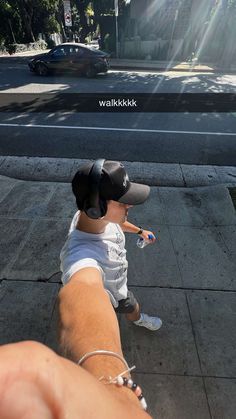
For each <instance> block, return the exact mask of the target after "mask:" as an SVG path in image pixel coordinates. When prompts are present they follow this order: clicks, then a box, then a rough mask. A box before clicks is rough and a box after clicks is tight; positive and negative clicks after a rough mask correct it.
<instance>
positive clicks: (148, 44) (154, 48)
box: [121, 36, 183, 60]
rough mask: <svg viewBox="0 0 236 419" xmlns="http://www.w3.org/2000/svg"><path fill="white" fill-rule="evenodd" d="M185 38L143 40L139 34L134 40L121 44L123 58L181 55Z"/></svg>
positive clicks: (161, 58)
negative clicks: (170, 40) (169, 40)
mask: <svg viewBox="0 0 236 419" xmlns="http://www.w3.org/2000/svg"><path fill="white" fill-rule="evenodd" d="M182 47H183V39H174V40H172V42H171V45H169V42H168V41H166V40H163V39H157V40H155V41H142V40H141V39H140V37H139V36H136V37H135V38H134V39H133V40H125V41H124V42H123V43H122V45H121V58H136V59H152V60H165V59H175V60H178V59H179V58H180V57H181V53H182Z"/></svg>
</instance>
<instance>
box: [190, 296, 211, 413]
mask: <svg viewBox="0 0 236 419" xmlns="http://www.w3.org/2000/svg"><path fill="white" fill-rule="evenodd" d="M184 294H185V299H186V304H187V308H188V314H189V319H190V323H191V328H192V334H193V339H194V344H195V348H196V353H197V357H198V362H199V367H200V372H201V377H202V384H203V388H204V392H205V396H206V402H207V407H208V411H209V415H210V418H211V419H213V416H212V413H211V408H210V403H209V399H208V394H207V389H206V383H205V379H204V376H203V372H202V363H201V357H200V354H199V351H198V345H197V340H196V333H195V330H194V325H193V319H192V316H191V310H190V305H189V301H188V294H187V292H186V291H185V292H184Z"/></svg>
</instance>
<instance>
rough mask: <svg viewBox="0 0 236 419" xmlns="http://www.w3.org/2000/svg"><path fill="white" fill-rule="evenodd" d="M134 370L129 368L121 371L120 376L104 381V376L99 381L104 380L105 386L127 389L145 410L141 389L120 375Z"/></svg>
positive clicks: (145, 405) (145, 404) (129, 379)
mask: <svg viewBox="0 0 236 419" xmlns="http://www.w3.org/2000/svg"><path fill="white" fill-rule="evenodd" d="M134 368H135V366H133V367H131V368H129V369H128V370H126V371H123V372H122V373H121V374H119V375H117V376H116V377H114V378H111V377H109V378H107V379H106V378H105V377H104V376H103V377H100V378H99V381H101V380H104V379H105V380H107V382H106V384H116V385H117V386H118V387H122V386H125V387H128V388H129V389H130V390H132V391H133V392H134V394H135V395H136V396H137V397H138V399H139V401H140V404H141V406H142V408H143V410H147V402H146V400H145V398H144V396H143V393H142V390H141V387H140V386H138V384H136V383H135V382H134V381H133V380H132V379H131V378H127V377H122V375H124V374H126V373H127V372H129V371H131V370H133V369H134Z"/></svg>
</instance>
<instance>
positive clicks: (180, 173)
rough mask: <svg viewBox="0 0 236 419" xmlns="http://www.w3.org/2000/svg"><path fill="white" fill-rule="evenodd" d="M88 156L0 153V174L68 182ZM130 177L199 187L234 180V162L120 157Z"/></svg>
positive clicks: (228, 183) (144, 180)
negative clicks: (193, 162)
mask: <svg viewBox="0 0 236 419" xmlns="http://www.w3.org/2000/svg"><path fill="white" fill-rule="evenodd" d="M89 161H90V160H88V159H87V160H84V159H67V158H60V159H58V158H47V157H15V156H2V157H0V175H2V176H6V177H10V178H15V179H21V180H28V181H41V182H63V183H69V182H71V180H72V178H73V176H74V174H75V172H76V171H77V170H78V168H79V167H80V166H81V165H82V164H84V163H86V162H89ZM122 163H123V164H124V166H125V168H126V169H127V172H128V174H129V177H130V180H131V181H135V182H138V183H144V184H146V185H149V186H166V187H201V186H215V185H222V184H227V185H231V184H236V166H196V165H187V164H166V163H141V162H129V161H122Z"/></svg>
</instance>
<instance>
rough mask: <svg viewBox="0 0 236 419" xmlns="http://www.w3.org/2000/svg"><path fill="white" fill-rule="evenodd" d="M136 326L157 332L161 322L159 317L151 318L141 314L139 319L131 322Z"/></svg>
mask: <svg viewBox="0 0 236 419" xmlns="http://www.w3.org/2000/svg"><path fill="white" fill-rule="evenodd" d="M133 323H134V324H135V325H136V326H143V327H146V328H147V329H149V330H158V329H160V327H161V326H162V321H161V319H159V317H151V316H148V314H144V313H141V314H140V319H139V320H136V321H135V322H133Z"/></svg>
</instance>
